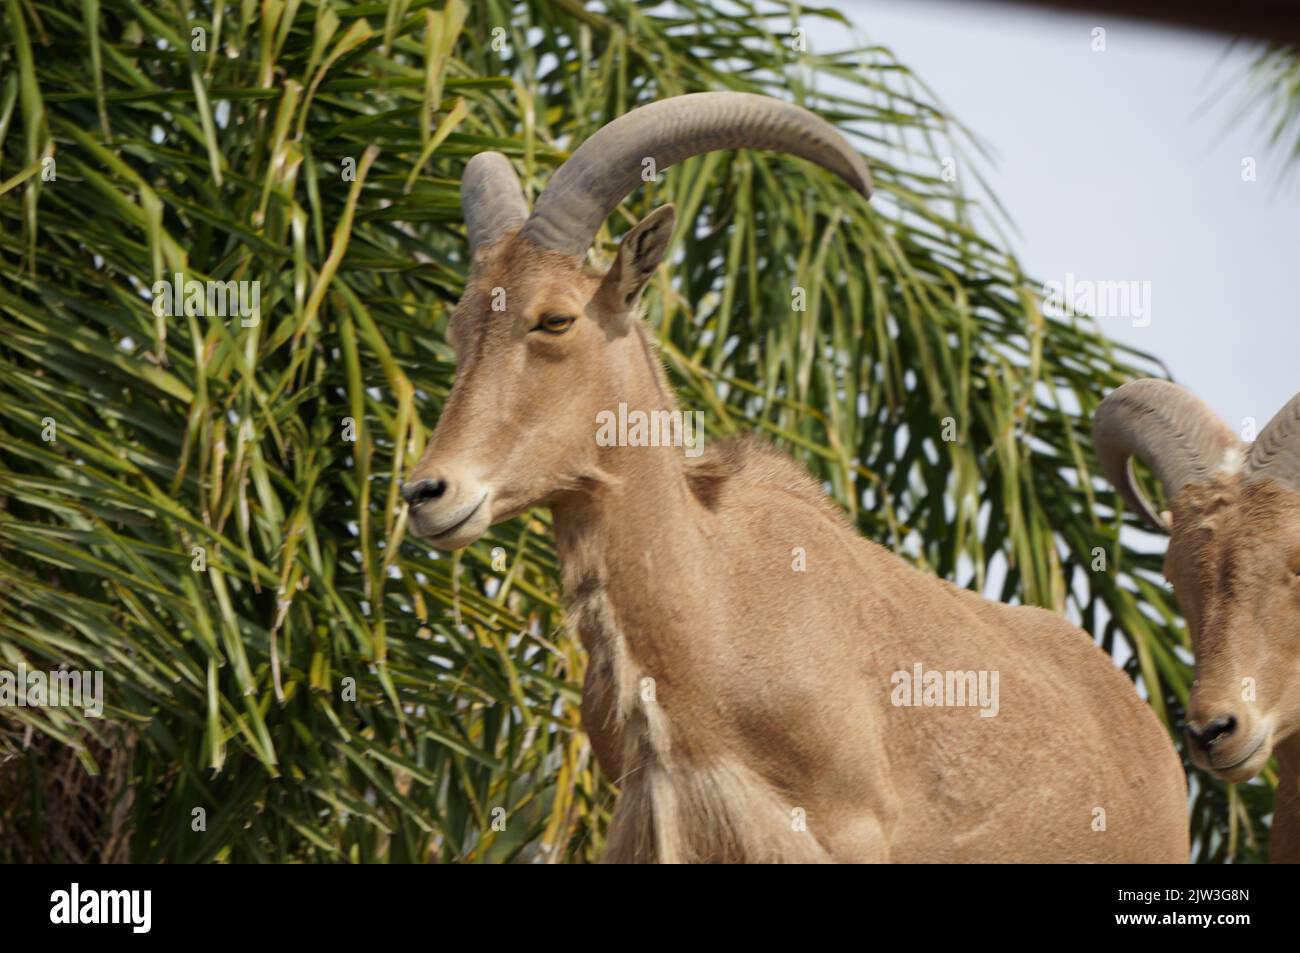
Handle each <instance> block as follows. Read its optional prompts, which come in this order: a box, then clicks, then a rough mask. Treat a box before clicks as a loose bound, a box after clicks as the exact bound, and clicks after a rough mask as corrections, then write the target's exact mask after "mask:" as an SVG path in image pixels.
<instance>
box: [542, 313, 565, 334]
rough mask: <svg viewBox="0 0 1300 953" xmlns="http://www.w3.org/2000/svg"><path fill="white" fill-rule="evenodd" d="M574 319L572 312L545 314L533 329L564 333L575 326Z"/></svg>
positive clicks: (548, 332) (547, 332)
mask: <svg viewBox="0 0 1300 953" xmlns="http://www.w3.org/2000/svg"><path fill="white" fill-rule="evenodd" d="M574 320H575V319H574V317H573V315H570V314H544V315H542V319H541V320H540V321H538V322H537V327H535V328H533V330H534V331H542V332H544V333H546V334H563V333H564V332H565V331H567V330H569V328H571V327H573V322H574Z"/></svg>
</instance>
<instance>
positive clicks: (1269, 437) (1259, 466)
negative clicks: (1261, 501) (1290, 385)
mask: <svg viewBox="0 0 1300 953" xmlns="http://www.w3.org/2000/svg"><path fill="white" fill-rule="evenodd" d="M1246 477H1247V479H1257V480H1258V479H1263V478H1264V477H1272V478H1273V479H1274V480H1276V481H1277V482H1278V483H1280V484H1282V485H1283V486H1285V487H1287V488H1288V489H1292V490H1300V394H1296V395H1295V396H1294V397H1292V398H1291V400H1290V401H1289V402H1288V403H1287V405H1286V406H1285V407H1283V408H1282V409H1281V410H1279V411H1278V412H1277V414H1276V415H1275V416H1274V417H1273V419H1272V420H1270V421H1269V422H1268V426H1267V427H1265V428H1264V429H1263V431H1262V432H1261V433H1260V435H1259V439H1258V440H1256V441H1255V442H1254V443H1252V444H1251V445H1250V452H1249V453H1248V454H1247V455H1246Z"/></svg>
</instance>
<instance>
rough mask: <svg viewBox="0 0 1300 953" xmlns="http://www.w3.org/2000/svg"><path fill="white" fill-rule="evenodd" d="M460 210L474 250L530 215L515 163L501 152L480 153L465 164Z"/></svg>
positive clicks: (461, 183) (522, 222) (519, 223)
mask: <svg viewBox="0 0 1300 953" xmlns="http://www.w3.org/2000/svg"><path fill="white" fill-rule="evenodd" d="M460 209H461V213H462V214H463V215H464V218H465V231H466V232H467V233H468V235H469V247H470V249H471V251H478V250H479V248H480V247H481V246H483V245H490V244H492V242H495V241H497V240H498V239H499V238H501V235H502V233H504V232H505V231H507V230H508V229H511V228H519V227H521V226H522V225H523V224H524V222H525V221H526V220H527V218H528V203H527V202H525V201H524V190H523V188H522V187H520V185H519V176H517V175H515V169H514V166H512V165H511V164H510V160H509V159H507V158H506V157H505V156H503V155H502V154H501V153H499V152H480V153H479V154H478V155H476V156H475V157H474V158H472V159H470V160H469V162H468V163H466V165H465V174H464V175H463V176H461V180H460Z"/></svg>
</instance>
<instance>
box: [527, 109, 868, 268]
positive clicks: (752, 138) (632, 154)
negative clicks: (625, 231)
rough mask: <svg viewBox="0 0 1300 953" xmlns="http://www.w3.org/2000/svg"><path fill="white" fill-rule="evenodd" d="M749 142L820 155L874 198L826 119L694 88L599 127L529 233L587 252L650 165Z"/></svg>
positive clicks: (541, 203) (860, 167)
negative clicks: (650, 162) (650, 163)
mask: <svg viewBox="0 0 1300 953" xmlns="http://www.w3.org/2000/svg"><path fill="white" fill-rule="evenodd" d="M742 148H749V149H772V150H775V151H777V152H788V153H790V154H791V155H796V156H799V157H800V158H803V159H807V160H809V161H810V162H815V163H817V164H818V165H820V166H822V167H823V168H826V169H829V170H830V171H831V172H834V173H835V174H836V175H838V176H839V177H840V178H842V179H844V180H845V181H846V182H848V183H849V185H851V186H853V188H855V189H857V191H858V192H860V193H861V194H862V195H863V196H864V197H867V198H870V197H871V176H870V174H869V173H868V172H867V166H866V164H865V163H864V162H863V161H862V157H861V156H860V155H858V153H857V150H855V149H854V148H853V147H852V146H851V145H849V142H848V140H846V139H845V138H844V137H843V136H842V135H841V134H840V133H839V132H838V131H837V130H836V129H835V128H834V127H833V126H831V125H830V124H829V123H827V122H826V121H825V120H824V119H821V118H819V117H818V116H815V115H813V114H812V113H810V112H809V111H808V110H806V109H801V108H800V107H798V106H793V105H791V104H790V103H785V102H781V101H780V100H779V99H771V98H769V97H767V96H758V95H755V94H753V93H690V94H688V95H686V96H674V97H672V98H671V99H663V100H660V101H659V102H656V103H650V104H649V105H646V106H642V107H640V108H638V109H634V110H632V111H631V112H630V113H628V114H627V115H625V116H620V117H619V118H618V119H615V120H614V121H613V122H611V123H609V124H608V125H606V126H604V127H602V128H601V129H599V130H598V131H597V132H596V133H595V134H594V135H593V136H592V137H591V138H590V139H588V140H587V141H586V142H584V143H583V144H582V145H581V146H579V147H578V150H577V151H576V152H574V153H573V155H571V156H570V157H569V159H568V161H566V162H565V163H564V165H562V166H560V168H559V169H558V170H557V171H556V172H555V174H554V175H552V176H551V181H550V182H549V183H548V184H547V186H546V188H545V190H543V192H542V194H541V195H540V196H538V198H537V204H536V206H535V207H534V209H533V214H532V216H531V217H530V218H529V219H528V222H527V224H526V225H524V230H523V233H522V234H524V235H526V236H527V237H528V238H529V239H531V240H532V241H533V242H534V243H536V244H537V245H540V246H542V247H543V248H550V249H553V250H555V251H560V252H565V253H566V254H570V255H582V254H585V253H586V251H587V248H588V247H589V246H590V245H591V242H592V240H593V239H594V238H595V237H596V232H597V231H599V230H600V226H601V224H602V223H603V222H604V221H605V219H606V218H607V217H608V216H609V213H610V212H612V211H614V209H615V208H617V207H618V204H619V203H620V202H622V201H623V199H625V198H626V197H627V196H628V195H630V194H631V193H632V191H633V190H634V189H636V188H637V186H639V185H641V184H642V183H643V179H642V174H643V172H644V171H645V170H646V169H647V168H651V169H652V172H653V173H658V172H659V171H661V170H663V169H666V168H668V167H669V166H670V165H675V164H676V163H678V162H681V161H682V160H683V159H689V158H690V157H691V156H696V155H699V154H700V153H703V152H714V151H716V150H718V149H742ZM647 159H649V160H653V167H651V166H649V165H648V164H647V163H646V160H647Z"/></svg>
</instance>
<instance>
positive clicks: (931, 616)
mask: <svg viewBox="0 0 1300 953" xmlns="http://www.w3.org/2000/svg"><path fill="white" fill-rule="evenodd" d="M643 224H644V223H643ZM634 235H635V231H634V232H633V233H630V234H629V236H628V237H627V238H625V239H624V242H623V245H622V246H621V249H620V257H619V259H618V261H616V263H615V265H614V267H613V268H612V269H611V271H610V272H609V274H608V275H606V276H603V277H602V276H599V275H595V274H592V273H590V272H588V271H587V270H586V269H584V268H583V267H582V266H581V264H580V263H578V262H577V261H576V260H572V259H565V260H557V259H555V258H554V257H553V256H545V257H543V256H542V255H541V253H539V252H537V251H536V250H535V249H533V248H532V246H530V245H529V244H528V243H527V242H525V241H523V240H521V239H508V240H506V241H505V242H503V243H501V244H500V245H499V246H497V247H495V248H493V249H490V250H489V251H488V252H486V253H484V254H481V256H480V258H479V260H478V261H477V262H476V265H475V271H474V275H473V276H472V280H471V285H470V288H469V289H468V290H467V293H466V296H465V298H464V299H463V300H462V302H461V305H460V307H459V308H458V309H457V313H456V315H455V317H454V318H453V322H452V331H451V338H452V340H453V342H454V344H455V346H456V348H457V352H458V355H459V357H460V361H461V363H460V370H459V373H458V376H457V380H456V384H455V387H454V389H453V392H452V395H451V397H450V399H449V400H448V402H447V404H446V406H445V408H444V410H443V414H442V417H441V419H440V420H439V422H438V427H437V430H436V432H435V433H434V436H433V438H432V439H431V440H430V442H429V445H428V448H427V449H426V452H425V455H424V457H423V459H422V460H421V462H420V464H419V465H418V466H417V467H416V468H415V470H414V472H413V473H412V474H411V479H412V481H413V482H418V481H424V480H428V481H437V482H438V484H439V486H440V487H442V486H445V490H443V491H441V493H440V495H439V496H438V498H437V499H434V500H430V501H429V502H425V503H421V505H420V506H419V507H418V508H417V509H413V510H412V513H411V525H412V527H413V530H414V531H415V532H416V533H417V534H422V535H425V536H428V537H430V538H431V539H432V540H433V542H434V544H435V545H437V546H439V547H442V548H456V547H459V546H464V545H468V544H469V543H470V542H472V541H473V540H474V539H476V538H478V536H480V535H481V534H482V533H483V532H484V530H485V529H486V528H487V526H488V525H490V524H491V523H495V522H498V521H500V520H502V519H505V518H508V517H509V516H511V515H513V514H515V513H518V512H521V511H523V510H525V509H526V508H528V507H529V506H534V505H547V506H549V507H550V508H551V510H552V512H553V515H554V527H555V535H556V543H557V549H558V552H559V554H560V557H561V559H562V562H563V579H564V588H565V594H566V601H567V604H568V607H569V612H570V617H571V624H572V626H573V628H574V630H575V631H576V632H577V634H578V635H579V637H580V638H581V640H582V643H583V645H584V647H585V649H586V651H587V652H588V655H589V659H590V664H589V667H588V672H587V677H586V683H585V685H584V690H583V703H582V714H583V723H584V727H585V728H586V730H587V732H588V733H589V735H590V737H591V743H592V746H593V749H594V751H595V753H596V757H597V760H598V761H599V763H600V766H601V768H602V769H603V770H604V772H605V773H606V774H608V775H609V776H610V777H611V778H613V779H614V780H615V781H616V782H617V784H618V785H619V788H620V794H619V798H618V802H617V804H616V807H615V811H614V817H613V821H612V823H611V825H610V829H609V834H608V843H607V846H606V852H605V859H606V860H610V861H616V862H617V861H663V862H685V861H705V862H708V861H713V862H720V861H751V862H766V861H807V862H813V861H912V862H916V861H921V862H938V861H987V862H998V861H1102V862H1107V861H1131V862H1182V861H1185V860H1186V859H1187V855H1188V840H1187V815H1186V787H1185V781H1184V778H1183V773H1182V770H1181V766H1180V764H1179V762H1178V759H1177V757H1176V755H1175V753H1174V751H1173V748H1172V745H1171V744H1170V741H1169V738H1168V736H1167V735H1166V733H1165V732H1164V730H1163V728H1162V727H1161V726H1160V724H1159V723H1158V721H1157V720H1156V718H1155V717H1154V716H1153V715H1152V713H1151V711H1150V709H1149V708H1148V706H1147V705H1145V704H1144V703H1143V702H1142V701H1141V699H1140V698H1139V697H1138V695H1137V693H1136V692H1135V691H1134V688H1133V685H1132V683H1131V682H1130V681H1129V680H1128V678H1126V677H1125V676H1124V675H1123V674H1122V673H1121V672H1119V671H1118V670H1117V669H1116V668H1115V667H1114V666H1113V664H1112V663H1111V660H1110V659H1109V658H1108V657H1107V656H1106V655H1105V654H1104V653H1103V652H1102V651H1101V650H1100V649H1099V648H1098V647H1097V646H1096V645H1095V644H1094V643H1093V642H1092V640H1091V639H1090V638H1089V637H1088V636H1087V635H1086V634H1085V633H1083V632H1081V631H1080V630H1078V629H1077V628H1075V627H1073V626H1072V625H1070V624H1069V623H1068V622H1066V621H1065V620H1064V619H1062V618H1061V617H1059V616H1057V615H1054V614H1052V613H1049V612H1046V611H1043V610H1040V609H1033V608H1023V607H1022V608H1016V607H1011V606H1006V605H1000V604H997V603H993V602H990V601H987V600H985V599H983V598H981V597H980V596H978V595H976V594H974V593H971V592H968V591H965V590H962V589H958V588H956V587H955V586H953V585H951V584H949V583H947V582H944V581H942V580H939V579H936V578H934V577H932V576H930V575H928V574H926V573H923V572H921V571H919V570H917V569H915V568H914V567H912V566H910V565H909V564H908V563H906V562H905V561H904V560H902V559H901V558H899V557H898V556H896V555H894V554H893V553H891V552H889V551H888V550H886V549H884V548H882V547H880V546H878V545H876V544H874V543H871V542H869V541H867V540H865V539H862V538H861V537H859V536H858V535H857V534H856V532H854V530H853V528H852V526H851V525H850V524H849V522H848V520H847V519H846V518H845V517H844V515H843V514H842V513H841V512H840V511H839V510H838V509H837V508H836V507H835V506H834V505H833V504H832V503H831V502H830V501H829V500H827V498H826V497H825V495H824V494H823V493H822V492H821V490H820V488H819V487H818V486H817V484H816V482H815V481H814V480H813V479H812V477H811V476H809V475H808V474H807V473H806V472H805V471H804V470H803V469H802V468H801V467H799V466H798V465H797V464H796V463H794V462H793V461H792V460H790V459H789V458H787V457H785V456H784V455H781V454H779V453H777V452H776V451H774V450H772V449H771V448H770V447H768V446H767V445H765V444H764V443H762V442H761V441H757V440H755V439H745V440H738V441H726V442H719V443H716V444H712V445H710V446H709V449H708V452H707V453H706V454H705V455H704V456H703V457H701V458H699V459H698V460H692V459H690V458H688V457H686V456H685V455H684V454H683V452H682V449H681V448H676V447H600V446H597V444H596V441H595V438H594V435H595V431H596V424H595V415H596V414H597V413H598V412H600V411H602V410H612V409H614V408H615V407H617V405H618V404H619V402H625V403H626V404H627V405H628V407H629V408H636V409H641V410H646V411H651V410H675V409H677V403H676V400H675V398H674V396H673V394H672V391H671V389H670V388H669V387H668V386H667V384H666V382H665V381H664V379H663V374H662V369H661V368H660V366H659V363H658V361H657V359H656V358H655V357H654V353H653V348H652V347H651V343H650V337H649V334H648V333H647V332H646V331H645V329H644V327H643V326H642V324H641V323H640V322H639V321H638V320H636V314H635V311H636V307H637V305H636V300H635V299H636V295H637V293H638V292H639V291H640V287H641V284H642V283H643V282H644V280H645V277H646V276H648V274H649V273H650V272H652V271H653V265H654V264H657V261H658V259H657V258H656V259H655V260H654V261H653V262H651V263H650V265H649V269H648V270H647V268H646V262H644V261H641V260H639V259H637V258H635V257H634V256H633V255H632V253H630V252H629V251H628V249H629V247H630V244H631V239H632V238H633V236H634ZM640 244H641V243H638V244H637V247H640ZM493 288H499V289H505V292H506V299H507V301H508V308H507V310H506V312H504V313H493V312H491V311H489V310H488V309H487V307H486V305H485V302H486V301H488V300H489V299H490V295H491V293H492V289H493ZM557 311H562V312H564V313H567V314H572V315H576V316H577V318H578V320H577V321H576V322H575V323H574V324H573V326H572V328H571V330H569V331H567V332H566V333H564V334H561V335H558V336H550V335H546V334H545V333H543V332H541V331H536V330H533V329H534V328H536V327H537V325H538V323H539V321H540V319H541V316H543V315H546V314H554V313H556V312H557ZM480 497H482V499H483V500H484V501H485V502H483V503H481V504H479V508H478V509H474V506H475V505H476V504H475V501H476V500H478V499H479V498H480ZM464 513H470V514H471V515H469V516H464V517H462V514H464ZM452 526H454V528H452V529H447V527H452ZM796 553H802V554H803V558H804V559H806V566H805V568H804V569H803V570H802V571H798V570H796V568H795V566H796V558H797V557H796ZM915 663H921V664H922V665H924V666H925V668H926V669H928V670H956V671H978V670H994V671H997V672H999V673H1000V679H1001V682H1000V685H1001V689H1000V696H1001V698H1000V711H999V713H998V714H997V716H996V717H991V718H983V717H980V715H979V713H978V710H977V709H975V708H970V707H967V708H955V707H954V708H938V707H934V708H925V707H907V708H904V707H896V706H895V705H893V704H891V689H892V686H891V681H890V678H891V674H892V673H894V672H896V671H900V670H905V671H910V670H911V669H912V667H913V665H914V664H915ZM1103 821H1104V823H1103ZM1099 826H1104V829H1098V828H1099Z"/></svg>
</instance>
